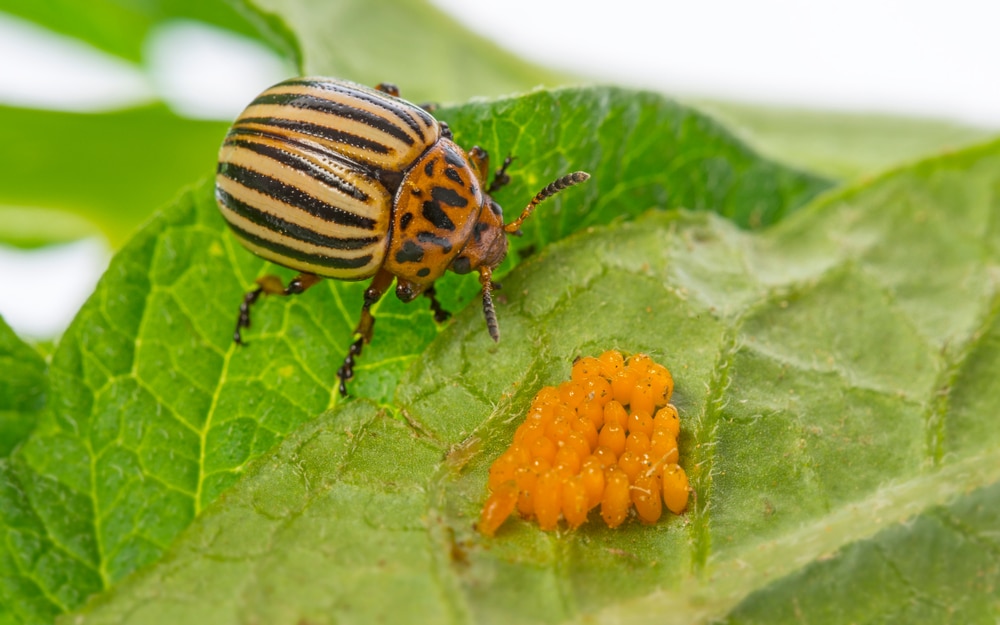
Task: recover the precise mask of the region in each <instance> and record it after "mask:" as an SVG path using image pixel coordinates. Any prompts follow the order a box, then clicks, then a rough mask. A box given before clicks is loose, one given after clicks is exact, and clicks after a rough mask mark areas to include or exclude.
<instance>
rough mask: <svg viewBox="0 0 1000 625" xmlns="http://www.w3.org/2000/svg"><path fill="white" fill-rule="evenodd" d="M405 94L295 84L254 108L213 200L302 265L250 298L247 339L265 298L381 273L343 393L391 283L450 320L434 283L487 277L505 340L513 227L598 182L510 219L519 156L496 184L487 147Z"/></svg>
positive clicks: (243, 318)
mask: <svg viewBox="0 0 1000 625" xmlns="http://www.w3.org/2000/svg"><path fill="white" fill-rule="evenodd" d="M397 96H398V91H397V90H396V89H395V87H393V86H391V85H379V86H378V87H377V88H376V89H370V88H368V87H365V86H362V85H358V84H354V83H350V82H346V81H341V80H334V79H329V78H295V79H291V80H287V81H284V82H282V83H279V84H277V85H275V86H273V87H271V88H270V89H268V90H266V91H264V92H263V93H262V94H260V95H259V96H258V97H257V98H256V99H255V100H254V101H253V102H251V103H250V105H249V106H248V107H247V108H246V109H245V110H244V111H243V113H242V114H241V115H240V116H239V117H238V118H237V119H236V121H235V122H234V123H233V126H232V127H231V128H230V130H229V132H228V134H227V135H226V137H225V140H224V141H223V144H222V148H221V150H220V151H219V165H218V170H217V175H216V185H215V195H216V200H217V202H218V205H219V210H220V211H221V212H222V215H223V217H224V218H225V219H226V221H227V223H228V224H229V226H230V228H231V229H232V231H233V234H234V235H235V236H236V238H237V240H239V242H240V243H241V244H243V246H244V247H246V248H247V249H249V250H250V251H251V252H253V253H254V254H257V255H258V256H261V257H262V258H265V259H267V260H269V261H271V262H273V263H276V264H278V265H282V266H285V267H289V268H291V269H295V270H297V271H299V272H300V273H299V275H298V276H297V277H296V278H294V279H293V280H292V281H291V282H290V283H289V284H288V286H284V285H283V284H282V283H281V281H280V279H278V278H277V277H275V276H264V277H261V278H259V279H258V280H257V285H258V286H257V288H256V289H254V290H252V291H250V292H249V293H247V295H246V296H245V297H244V300H243V303H242V305H241V306H240V315H239V318H238V320H237V324H236V331H235V333H234V340H235V341H236V342H237V343H242V334H241V331H242V329H243V328H248V327H249V326H250V307H251V306H252V305H253V304H254V302H256V301H257V300H258V299H259V297H260V296H261V295H262V294H269V295H293V294H297V293H301V292H303V291H305V290H306V289H307V288H309V287H310V286H312V285H314V284H316V283H317V282H319V281H320V279H322V278H333V279H338V280H364V279H368V278H371V280H372V281H371V284H370V285H369V287H368V289H367V290H366V291H365V296H364V303H363V306H362V311H361V318H360V321H359V323H358V326H357V328H356V329H355V335H356V337H357V338H356V340H355V341H354V342H353V343H352V345H351V347H350V349H349V351H348V354H347V356H346V358H345V359H344V364H343V366H342V367H341V368H340V370H339V371H338V373H337V376H338V378H339V380H340V392H341V393H342V394H346V392H347V389H346V381H347V380H349V379H350V378H351V377H353V373H354V371H353V367H354V363H355V360H356V358H357V357H358V356H359V355H360V353H361V350H362V348H363V346H364V344H365V343H368V342H370V341H371V337H372V334H373V330H374V323H375V319H374V317H373V316H372V314H371V310H370V309H371V307H372V305H373V304H374V303H375V302H377V301H378V300H379V299H380V298H381V297H382V295H383V294H384V293H385V291H387V290H388V289H389V287H390V286H391V285H392V282H393V280H395V282H396V295H397V297H399V298H400V299H401V300H403V301H411V300H413V299H414V298H416V297H417V296H419V295H421V294H423V295H426V296H427V297H429V299H430V303H431V309H432V310H433V311H434V316H435V319H436V320H437V321H444V320H445V319H447V317H448V313H446V312H445V311H444V310H443V309H442V308H441V306H440V304H439V303H438V302H437V299H436V298H435V292H434V281H435V280H437V279H438V278H439V277H441V275H443V274H444V272H445V271H447V270H449V269H451V270H452V271H455V272H456V273H469V272H472V271H475V272H477V273H478V274H479V281H480V284H481V285H482V288H483V312H484V314H485V316H486V323H487V328H488V329H489V332H490V336H491V337H493V339H494V340H499V329H498V324H497V320H496V314H495V312H494V309H493V301H492V297H491V292H492V288H493V282H492V272H493V269H495V268H496V267H497V265H499V264H500V262H502V261H503V259H504V257H505V256H506V254H507V238H506V237H507V235H509V234H515V233H517V232H518V230H519V228H520V225H521V223H522V222H523V221H524V220H525V219H526V218H527V217H528V216H529V215H530V214H531V212H532V211H533V210H534V208H535V206H536V205H537V204H538V203H539V202H541V201H543V200H545V199H546V198H548V197H551V196H552V195H554V194H555V193H558V192H559V191H561V190H563V189H565V188H567V187H570V186H573V185H575V184H578V183H580V182H583V181H584V180H586V179H587V178H588V177H589V176H588V174H586V173H584V172H574V173H572V174H567V175H565V176H562V177H561V178H558V179H557V180H555V181H554V182H552V183H551V184H549V185H548V186H546V187H545V188H544V189H542V190H541V191H540V192H539V193H537V194H536V195H535V197H534V198H532V200H531V201H530V202H529V203H528V205H527V207H526V208H525V209H524V210H523V211H522V213H521V215H520V216H519V217H518V218H517V219H515V220H513V221H512V222H510V223H508V224H505V223H504V221H503V212H502V210H501V209H500V206H499V205H497V203H496V202H495V201H493V199H492V197H490V194H491V193H492V192H494V191H496V190H497V189H498V188H500V187H501V186H502V185H503V184H505V183H506V182H507V180H508V177H507V175H506V168H507V166H508V165H509V164H510V162H511V159H510V158H507V159H506V160H505V161H504V163H503V166H502V167H501V168H500V169H499V170H497V172H496V174H495V177H494V180H493V182H492V183H490V184H488V183H487V177H488V170H489V156H488V155H487V153H486V151H485V150H482V149H481V148H478V147H474V148H472V149H471V150H469V151H468V152H466V151H465V150H463V149H462V148H461V147H459V146H458V145H456V144H455V143H454V142H453V141H452V136H451V132H450V131H449V129H448V127H447V126H446V125H445V124H442V123H441V122H439V121H437V120H436V119H434V117H432V116H431V115H430V114H429V113H428V112H427V111H425V110H424V109H422V108H420V107H418V106H416V105H414V104H411V103H409V102H407V101H405V100H402V99H400V98H399V97H397Z"/></svg>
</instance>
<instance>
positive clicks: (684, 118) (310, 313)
mask: <svg viewBox="0 0 1000 625" xmlns="http://www.w3.org/2000/svg"><path fill="white" fill-rule="evenodd" d="M493 106H495V107H497V108H498V109H502V110H503V113H504V115H505V118H506V119H508V120H511V123H509V124H504V126H503V127H500V128H498V127H495V126H494V124H493V122H492V121H491V120H492V119H493V116H492V115H490V113H489V109H488V105H486V104H478V105H476V106H475V107H474V114H472V115H470V116H469V117H468V118H467V119H465V120H463V121H462V135H461V136H462V138H463V140H464V141H467V142H475V143H482V144H483V145H486V146H489V147H491V149H492V148H493V146H494V145H498V146H504V145H510V146H512V147H513V148H515V149H517V150H518V152H519V153H520V154H522V155H523V156H522V158H523V162H519V163H518V170H517V171H516V172H513V171H512V174H513V175H514V176H515V178H520V177H524V178H527V182H519V183H517V184H512V185H511V187H510V189H506V190H505V193H509V194H511V195H513V194H519V195H520V196H521V199H520V201H522V202H523V201H525V200H526V199H527V197H529V196H530V195H532V194H534V192H535V191H536V190H537V188H540V186H543V185H544V184H545V183H547V182H548V181H549V180H551V179H552V178H554V177H555V175H556V174H557V173H563V171H565V169H564V167H566V166H567V164H572V165H573V166H574V168H581V169H586V170H588V171H591V172H593V173H594V176H595V178H594V180H593V181H592V182H593V185H590V184H589V183H588V186H585V187H582V188H580V189H574V190H571V191H569V192H567V193H565V194H564V196H563V197H562V198H560V199H557V200H554V201H552V202H550V203H548V204H546V205H545V206H544V208H543V209H540V210H539V212H538V215H537V217H535V218H534V222H535V225H534V226H532V227H531V228H526V236H525V239H526V240H525V241H523V242H521V243H519V245H520V247H519V248H518V249H519V250H520V252H521V253H526V252H527V251H528V248H527V247H525V246H530V245H533V244H535V242H536V241H537V242H538V243H539V244H540V243H547V242H551V241H554V240H557V239H559V238H562V237H565V236H567V235H569V234H571V233H572V232H574V231H578V230H581V229H584V228H586V227H588V226H591V225H599V224H601V223H609V222H617V221H622V220H626V219H629V218H633V217H635V216H636V215H638V214H639V213H641V212H644V211H646V210H647V209H648V208H649V207H652V206H657V205H661V204H665V205H669V206H672V205H676V203H678V202H681V201H683V202H686V203H689V204H690V205H692V206H695V207H700V208H710V207H712V206H714V205H715V203H716V202H718V203H719V206H721V207H722V209H723V210H726V211H729V212H731V213H733V214H741V213H740V211H745V212H744V213H743V214H745V215H761V216H765V217H768V218H770V217H773V216H776V215H781V214H785V213H787V212H789V211H791V210H792V209H793V208H794V207H795V205H796V204H797V203H801V202H805V201H806V200H807V199H809V198H810V197H812V196H813V195H815V194H816V193H818V192H819V191H820V190H822V189H824V188H826V187H827V185H828V183H827V182H826V181H824V180H822V179H819V178H816V177H813V176H810V175H806V174H802V173H800V172H795V171H792V170H789V169H787V168H784V167H781V166H777V165H774V164H772V163H769V162H767V161H766V160H763V159H760V158H759V157H757V156H756V155H754V154H753V153H752V152H751V151H749V150H748V149H746V148H745V147H744V146H742V145H741V144H739V143H738V142H736V141H735V140H734V139H733V138H732V137H731V136H729V135H728V133H726V132H725V131H724V130H723V129H721V128H720V127H719V126H717V125H715V124H714V123H712V122H710V121H708V120H707V119H705V118H703V117H701V116H699V115H698V114H697V113H694V112H692V111H689V110H687V109H684V108H682V107H680V106H678V105H676V104H674V103H672V102H670V101H667V100H664V99H662V98H659V97H656V96H652V95H649V94H635V93H630V92H627V91H622V90H617V89H594V90H564V91H558V92H554V93H551V94H546V93H544V92H538V93H535V94H532V95H531V96H528V97H526V98H522V99H514V98H511V99H504V100H500V101H498V102H496V103H495V104H494V105H493ZM448 114H449V115H451V116H452V117H453V118H454V119H456V120H457V119H458V116H460V115H461V114H462V113H461V111H459V110H457V109H456V110H452V111H449V112H448ZM605 120H609V121H607V122H605ZM588 127H589V128H594V129H595V130H594V133H592V134H595V135H596V134H597V133H598V132H600V133H601V135H602V137H603V141H604V142H605V144H606V145H609V146H611V145H614V146H615V147H616V149H615V150H614V151H612V150H610V149H605V148H602V147H601V145H596V146H595V145H594V143H593V141H592V138H591V133H586V132H582V131H581V128H588ZM566 128H574V129H575V130H574V132H572V133H570V132H568V131H567V130H566ZM615 136H617V142H615V141H613V140H612V139H613V137H615ZM657 137H658V138H659V140H657ZM541 138H547V139H548V141H550V142H551V144H549V143H542V142H541ZM619 143H620V144H623V147H621V146H619V145H618V144H619ZM628 146H631V147H632V148H633V149H634V152H635V153H636V154H637V155H638V156H640V157H641V156H645V155H650V156H652V155H653V154H655V153H656V151H661V152H662V153H666V154H672V155H675V156H674V158H675V159H676V161H677V163H676V165H675V166H673V167H669V168H667V169H663V168H662V167H658V166H657V165H656V163H655V162H654V161H652V160H651V159H647V158H632V159H626V160H624V161H622V160H620V155H621V154H622V153H626V152H627V150H628ZM536 151H538V152H541V153H542V156H540V157H537V158H535V157H531V158H529V155H530V154H533V153H534V152H536ZM500 153H502V152H500ZM661 162H662V161H661ZM538 181H543V182H541V183H540V184H539V183H538ZM525 188H530V189H531V190H530V191H528V192H523V189H525ZM674 189H677V190H678V192H677V193H674V192H673V190H674ZM680 190H683V191H680ZM602 194H610V195H612V196H615V197H621V198H627V199H628V201H627V202H624V201H623V202H622V203H620V204H619V203H611V202H606V201H602V200H601V196H602ZM502 197H506V196H501V198H502ZM586 206H589V207H590V210H589V211H587V210H584V207H586ZM512 256H514V258H512V259H511V264H513V262H514V261H516V260H517V257H518V256H519V255H518V254H514V255H512ZM271 270H273V268H270V267H268V266H266V265H265V264H264V263H263V262H261V261H260V260H258V259H256V258H255V257H253V256H252V255H251V254H250V253H248V252H246V251H244V250H242V249H241V248H239V246H238V244H237V243H235V241H234V239H233V238H232V237H231V235H229V233H227V232H225V226H224V224H223V221H222V218H221V216H220V215H219V214H218V210H217V209H216V207H215V201H214V199H213V197H212V190H211V186H210V185H207V184H206V185H203V186H201V187H198V188H196V189H194V190H192V191H189V192H187V193H185V194H183V195H182V196H181V197H180V198H179V200H178V201H177V202H176V204H175V205H173V206H171V207H170V208H169V209H167V210H165V211H163V212H162V213H161V214H159V215H158V216H157V217H156V218H154V219H153V220H152V221H150V222H149V223H148V224H147V225H146V226H145V227H144V228H142V229H141V230H140V231H139V233H138V234H137V235H136V236H134V237H133V238H132V239H131V240H130V242H129V243H128V244H127V245H126V247H125V248H124V249H123V250H122V251H121V252H120V253H119V254H118V255H116V257H115V258H114V260H113V261H112V263H111V266H110V267H109V269H108V271H107V273H106V274H105V276H104V278H103V279H102V281H101V283H100V285H99V286H98V288H97V291H96V292H95V294H94V295H93V296H92V297H91V299H90V300H89V301H88V303H87V304H86V305H85V306H84V307H83V309H82V310H81V312H80V314H79V315H78V316H77V318H76V319H75V320H74V322H73V325H72V326H71V327H70V329H69V330H67V332H66V334H65V335H64V337H63V339H62V340H61V341H60V344H59V346H58V348H57V349H56V352H55V354H54V355H53V359H52V365H51V367H50V372H49V380H50V395H49V404H48V409H47V410H46V412H45V414H44V416H43V418H42V419H41V421H40V423H39V425H38V428H37V429H36V431H35V432H34V433H33V435H32V436H31V437H30V438H29V439H28V440H27V441H26V442H25V444H24V445H23V446H22V447H21V448H20V449H19V450H18V451H17V452H16V453H15V454H14V455H13V456H12V457H11V458H10V461H9V462H8V463H7V464H6V465H4V466H3V467H2V474H0V489H3V490H2V492H3V493H4V495H3V496H4V497H6V500H5V509H6V510H8V511H9V515H10V521H9V524H8V525H5V526H2V527H4V528H5V530H6V532H7V540H5V541H0V549H3V550H4V551H3V552H2V553H0V584H2V585H3V588H4V590H3V592H6V593H9V596H11V597H17V598H18V602H17V603H14V604H13V605H15V606H18V608H17V609H18V612H17V613H18V615H19V616H18V618H20V619H22V621H21V622H29V623H33V622H45V621H46V617H47V616H48V615H51V614H55V613H59V612H62V611H65V610H69V609H72V608H74V607H76V606H78V605H80V604H81V603H82V602H83V600H84V599H85V598H86V597H87V596H88V595H89V594H91V593H94V592H97V591H100V590H103V589H107V588H110V587H112V586H114V585H115V583H116V582H118V581H119V580H121V579H122V578H123V577H124V576H126V575H127V574H128V573H130V572H132V571H134V570H136V569H137V568H139V567H141V566H143V565H146V564H149V563H151V562H153V561H155V560H156V559H158V558H159V556H160V555H161V554H162V553H163V551H164V550H165V549H166V548H167V547H168V546H169V545H170V543H171V542H172V540H173V539H174V538H175V536H176V535H177V534H178V533H179V532H180V531H181V530H183V529H184V528H185V527H187V526H188V525H189V524H190V523H191V521H192V520H193V519H194V518H196V517H197V516H198V515H199V514H200V513H201V512H202V510H204V509H205V508H206V507H207V506H208V505H209V504H210V503H211V502H212V501H214V500H215V499H216V498H217V497H218V496H219V495H220V494H221V493H222V492H224V491H225V490H226V489H228V488H229V487H231V486H232V485H233V484H234V483H235V482H236V481H237V480H238V479H239V478H240V476H241V475H243V474H244V473H245V472H246V470H247V467H248V466H249V463H250V462H251V461H252V460H253V459H254V458H257V457H258V456H260V455H261V454H263V453H265V452H266V451H268V450H269V449H271V448H272V447H273V446H274V445H275V444H277V443H278V442H280V441H281V440H282V439H283V438H284V437H285V436H286V435H287V434H289V433H291V432H293V431H294V430H296V429H297V428H299V427H300V426H302V424H304V423H306V422H307V421H309V420H310V419H313V418H314V417H315V416H316V415H319V414H320V413H322V412H324V411H325V410H327V409H329V408H331V407H333V406H334V405H335V404H337V403H338V399H339V398H338V397H337V395H336V382H335V381H336V370H337V368H338V367H339V365H340V363H341V361H342V359H343V357H344V355H345V354H346V352H347V348H348V345H349V344H350V342H351V340H352V335H351V334H352V330H353V328H354V325H355V323H356V320H357V315H358V313H359V312H360V307H361V299H362V290H363V288H364V285H363V284H361V283H355V284H347V283H343V282H334V281H327V282H324V283H323V284H322V285H321V286H317V287H315V288H314V289H312V290H311V291H309V292H307V293H305V294H303V295H302V296H299V297H296V298H292V299H290V300H285V299H281V298H265V299H264V301H262V302H260V303H259V304H258V305H257V306H256V308H255V309H254V317H253V320H254V325H253V327H252V328H251V329H250V330H249V331H248V332H246V334H245V336H246V338H247V340H248V342H249V345H248V346H246V347H245V348H239V347H238V346H235V345H234V344H233V343H232V333H233V326H234V324H235V319H236V314H237V309H238V306H239V303H240V301H241V299H242V295H243V293H244V292H245V291H246V290H248V289H249V288H251V285H252V284H253V280H254V278H255V277H257V276H259V275H261V274H263V273H266V272H268V271H271ZM282 274H283V275H284V276H286V277H287V276H288V275H289V273H288V272H282ZM439 290H440V291H441V292H442V299H443V300H445V301H446V302H447V303H449V305H451V306H452V309H453V310H454V309H456V306H457V305H459V304H461V305H465V304H466V303H468V302H469V301H470V300H472V299H474V298H475V297H476V291H477V286H476V284H475V281H474V280H471V279H467V280H463V279H462V277H461V276H452V277H451V278H450V279H449V280H447V281H442V284H441V288H440V289H439ZM517 292H518V291H516V290H514V291H511V293H512V294H516V293H517ZM511 299H515V298H511ZM473 308H476V306H475V305H474V306H473ZM477 314H481V313H477ZM376 315H377V317H378V319H379V326H378V331H377V332H376V335H375V340H374V341H373V343H372V344H371V345H370V346H368V347H367V348H366V350H365V353H364V356H363V357H362V359H361V362H360V365H359V367H358V368H357V374H358V375H357V379H355V380H354V381H353V382H352V385H351V390H352V392H353V393H354V394H356V395H358V396H362V397H368V398H371V399H373V400H374V401H376V403H377V404H379V405H382V406H385V407H390V408H391V407H393V406H394V395H395V393H396V388H397V385H398V384H399V379H400V376H401V375H403V372H404V371H406V369H407V367H408V366H409V365H410V364H411V363H412V362H414V361H415V360H417V359H418V358H420V357H421V354H422V353H423V351H424V349H425V348H426V346H427V345H428V343H430V342H431V340H432V339H433V338H434V337H435V336H436V335H437V334H438V333H439V332H440V331H441V330H440V329H439V328H437V327H436V326H435V325H434V323H433V321H432V319H431V314H430V311H429V310H428V309H427V307H426V304H425V303H423V302H420V303H415V304H411V305H403V304H401V303H400V302H399V301H398V300H396V299H395V298H392V297H387V298H386V299H385V300H384V301H383V302H382V303H380V305H379V306H378V309H377V311H376ZM501 322H502V323H503V324H504V332H505V333H506V335H507V337H508V338H507V339H506V340H505V341H504V343H502V345H503V346H504V348H505V349H514V348H516V347H517V346H518V344H519V341H517V340H516V337H518V336H519V335H520V334H521V332H520V331H519V330H518V328H517V325H515V324H516V320H514V319H511V321H510V322H509V323H510V324H511V325H509V326H508V322H507V321H505V320H504V319H501ZM478 332H479V333H481V334H482V336H481V337H479V338H480V339H482V338H486V337H487V335H486V332H485V330H484V328H483V326H482V323H481V322H480V324H479V325H478ZM487 340H488V338H487ZM21 602H24V605H21Z"/></svg>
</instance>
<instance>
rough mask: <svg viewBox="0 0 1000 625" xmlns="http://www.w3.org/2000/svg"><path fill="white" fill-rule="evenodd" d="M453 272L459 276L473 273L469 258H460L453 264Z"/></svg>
mask: <svg viewBox="0 0 1000 625" xmlns="http://www.w3.org/2000/svg"><path fill="white" fill-rule="evenodd" d="M451 270H452V271H454V272H455V273H458V274H465V273H469V272H470V271H472V263H471V262H470V261H469V257H468V256H459V257H458V258H456V259H455V260H453V261H452V262H451Z"/></svg>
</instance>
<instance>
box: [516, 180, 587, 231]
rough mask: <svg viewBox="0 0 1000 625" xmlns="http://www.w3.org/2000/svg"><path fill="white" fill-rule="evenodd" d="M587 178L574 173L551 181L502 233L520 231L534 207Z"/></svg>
mask: <svg viewBox="0 0 1000 625" xmlns="http://www.w3.org/2000/svg"><path fill="white" fill-rule="evenodd" d="M588 178H590V174H588V173H587V172H585V171H574V172H573V173H572V174H566V175H565V176H563V177H561V178H558V179H556V180H553V181H552V182H550V183H549V185H548V186H547V187H545V188H544V189H542V190H541V191H539V192H538V193H537V194H536V195H535V197H533V198H531V201H530V202H528V205H527V206H526V207H524V210H523V211H521V216H520V217H518V218H517V219H515V220H514V221H512V222H510V223H509V224H507V225H506V226H504V227H503V229H504V231H505V232H507V233H509V234H514V233H515V232H517V231H518V230H520V229H521V224H522V223H524V220H525V219H527V218H528V217H530V216H531V213H532V212H533V211H534V210H535V207H536V206H538V205H539V204H540V203H542V202H544V201H545V200H547V199H548V198H550V197H552V196H553V195H555V194H556V193H559V192H560V191H562V190H563V189H568V188H570V187H572V186H573V185H578V184H580V183H581V182H583V181H585V180H587V179H588Z"/></svg>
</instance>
